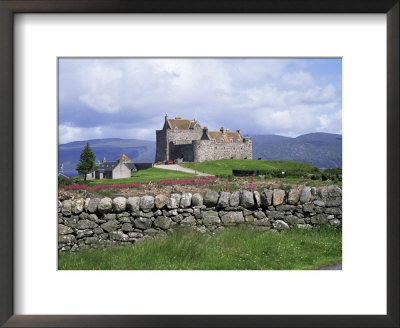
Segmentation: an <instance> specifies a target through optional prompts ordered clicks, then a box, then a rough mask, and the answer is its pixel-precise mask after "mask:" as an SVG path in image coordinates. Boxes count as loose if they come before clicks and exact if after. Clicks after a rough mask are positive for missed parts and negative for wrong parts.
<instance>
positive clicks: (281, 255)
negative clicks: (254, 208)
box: [58, 226, 342, 270]
mask: <svg viewBox="0 0 400 328" xmlns="http://www.w3.org/2000/svg"><path fill="white" fill-rule="evenodd" d="M341 260H342V233H341V229H339V228H334V227H331V226H321V227H320V228H314V229H313V230H311V231H308V230H303V229H291V230H289V231H285V232H282V233H271V232H264V233H261V232H259V231H255V230H253V229H250V228H249V227H239V228H237V227H236V228H230V229H227V228H225V230H224V231H222V232H221V233H219V234H217V235H216V236H213V237H210V236H207V235H204V234H201V233H200V232H198V231H194V230H192V229H185V230H178V231H175V232H174V233H173V234H171V235H169V236H168V237H164V238H159V239H155V240H145V241H143V242H141V243H138V244H136V245H134V246H125V247H120V248H113V249H107V250H100V249H97V250H88V251H82V252H78V253H76V254H71V253H61V254H59V258H58V268H59V269H60V270H182V269H183V270H308V269H316V268H318V267H321V266H326V265H332V264H336V263H338V262H340V261H341Z"/></svg>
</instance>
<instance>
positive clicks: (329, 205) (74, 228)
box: [58, 186, 342, 252]
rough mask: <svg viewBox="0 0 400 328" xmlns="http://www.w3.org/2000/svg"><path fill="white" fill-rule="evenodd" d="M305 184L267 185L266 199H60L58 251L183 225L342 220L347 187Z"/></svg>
mask: <svg viewBox="0 0 400 328" xmlns="http://www.w3.org/2000/svg"><path fill="white" fill-rule="evenodd" d="M304 189H305V190H301V191H299V192H295V191H294V190H288V191H285V190H281V189H274V190H270V189H265V190H263V191H262V192H261V198H260V200H258V198H259V197H260V195H259V194H258V193H257V192H249V191H240V192H234V193H228V192H220V193H217V192H213V193H208V194H200V193H196V194H194V195H191V194H187V193H186V194H177V193H174V194H171V195H157V196H156V197H153V196H143V197H130V198H128V199H124V198H123V197H117V198H114V199H110V198H103V199H89V198H87V199H83V198H80V199H79V198H78V199H74V200H65V201H63V202H60V201H59V203H58V251H59V252H67V251H69V252H76V251H80V250H85V249H89V248H104V247H113V246H123V245H132V244H134V243H137V242H139V241H141V240H142V239H144V238H157V237H158V236H165V235H166V234H167V233H170V232H172V231H174V229H178V228H180V227H189V228H191V229H197V230H198V231H200V232H202V233H208V234H210V235H213V234H215V233H216V231H218V230H221V229H222V228H221V229H218V228H220V227H224V226H234V225H240V224H250V225H253V226H254V227H255V228H256V229H258V230H260V231H267V230H276V231H280V230H284V229H290V228H292V227H295V226H296V227H298V228H304V229H312V228H313V227H314V226H316V225H320V224H330V225H341V224H342V190H341V188H339V187H338V186H329V187H319V188H317V190H316V192H315V193H314V195H313V194H310V193H309V188H308V187H305V188H304ZM270 195H271V196H272V197H271V198H272V201H271V198H270ZM300 195H301V196H303V197H301V196H300ZM299 196H300V197H299ZM274 198H275V199H274ZM83 204H87V205H86V206H84V205H83Z"/></svg>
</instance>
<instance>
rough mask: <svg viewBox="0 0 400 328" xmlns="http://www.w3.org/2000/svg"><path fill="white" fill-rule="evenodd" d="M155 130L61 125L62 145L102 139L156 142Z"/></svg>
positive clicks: (60, 139)
mask: <svg viewBox="0 0 400 328" xmlns="http://www.w3.org/2000/svg"><path fill="white" fill-rule="evenodd" d="M154 130H155V128H122V129H121V128H119V129H118V128H110V127H108V126H96V127H91V128H82V127H76V126H71V125H70V124H61V125H59V132H58V133H59V140H58V142H59V143H60V144H65V143H68V142H72V141H80V140H89V139H102V138H121V139H140V140H155V133H154Z"/></svg>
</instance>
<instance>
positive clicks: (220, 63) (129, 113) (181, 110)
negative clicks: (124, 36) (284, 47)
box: [59, 58, 342, 144]
mask: <svg viewBox="0 0 400 328" xmlns="http://www.w3.org/2000/svg"><path fill="white" fill-rule="evenodd" d="M165 114H168V116H169V117H175V116H176V115H180V116H181V117H182V118H188V119H193V118H197V120H198V121H199V122H200V123H201V124H202V125H207V126H208V128H209V129H210V130H216V129H219V128H220V126H224V127H226V128H230V129H231V130H237V129H240V130H241V131H242V134H244V135H246V134H279V135H284V136H290V137H295V136H298V135H301V134H305V133H311V132H330V133H342V62H341V59H279V58H275V59H272V58H269V59H256V58H253V59H251V58H247V59H243V58H225V59H200V58H190V59H161V58H158V59H157V58H154V59H144V58H143V59H141V58H126V59H111V58H104V59H94V58H90V59H89V58H88V59H73V58H62V59H59V143H60V144H62V143H67V142H71V141H78V140H88V139H98V138H124V139H131V138H132V139H144V140H155V130H156V129H161V128H162V125H163V122H164V116H165Z"/></svg>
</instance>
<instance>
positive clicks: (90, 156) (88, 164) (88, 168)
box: [76, 143, 96, 181]
mask: <svg viewBox="0 0 400 328" xmlns="http://www.w3.org/2000/svg"><path fill="white" fill-rule="evenodd" d="M76 170H77V171H78V172H79V173H81V174H83V177H84V180H85V181H86V174H88V173H90V172H93V171H94V170H96V155H95V154H94V153H93V152H92V149H91V148H90V145H89V143H86V146H85V148H83V150H82V152H81V156H80V158H79V163H78V164H77V165H76Z"/></svg>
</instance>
